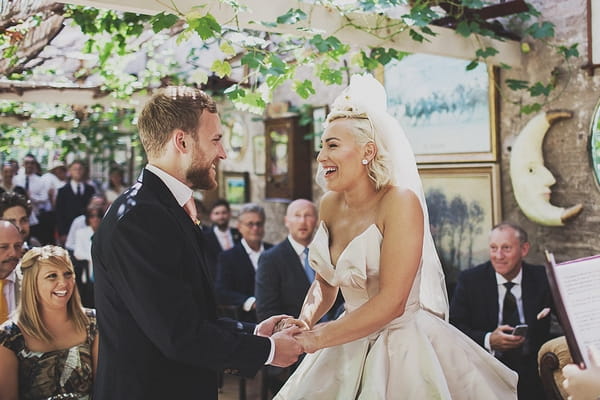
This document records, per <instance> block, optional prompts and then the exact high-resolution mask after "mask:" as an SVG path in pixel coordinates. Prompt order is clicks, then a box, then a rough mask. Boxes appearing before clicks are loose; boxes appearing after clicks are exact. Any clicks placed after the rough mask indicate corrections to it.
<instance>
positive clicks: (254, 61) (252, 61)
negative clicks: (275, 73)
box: [240, 51, 265, 69]
mask: <svg viewBox="0 0 600 400" xmlns="http://www.w3.org/2000/svg"><path fill="white" fill-rule="evenodd" d="M264 59H265V55H264V54H263V53H258V52H256V51H251V52H248V53H246V54H244V55H243V56H242V59H241V61H240V62H241V63H242V65H247V66H248V67H250V68H252V69H256V68H259V67H260V66H261V65H263V64H264Z"/></svg>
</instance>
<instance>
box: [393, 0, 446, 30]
mask: <svg viewBox="0 0 600 400" xmlns="http://www.w3.org/2000/svg"><path fill="white" fill-rule="evenodd" d="M402 18H403V19H410V20H412V21H413V25H415V26H418V27H421V28H422V27H426V26H427V25H429V24H430V23H431V21H433V20H434V19H437V18H439V15H438V14H437V13H436V12H435V11H433V10H432V9H431V8H430V7H429V5H428V4H427V3H421V4H419V3H416V4H413V6H412V7H411V9H410V12H409V13H408V14H405V15H403V16H402Z"/></svg>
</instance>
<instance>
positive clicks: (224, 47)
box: [219, 42, 235, 56]
mask: <svg viewBox="0 0 600 400" xmlns="http://www.w3.org/2000/svg"><path fill="white" fill-rule="evenodd" d="M219 49H221V51H222V52H223V54H225V55H228V56H234V55H235V49H234V48H233V46H232V45H231V44H229V43H228V42H222V43H221V45H220V46H219Z"/></svg>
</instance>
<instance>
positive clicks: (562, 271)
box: [546, 251, 600, 365]
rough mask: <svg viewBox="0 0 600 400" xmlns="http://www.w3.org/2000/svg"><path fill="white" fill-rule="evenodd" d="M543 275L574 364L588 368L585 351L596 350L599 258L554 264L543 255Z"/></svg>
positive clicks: (549, 255) (599, 308)
mask: <svg viewBox="0 0 600 400" xmlns="http://www.w3.org/2000/svg"><path fill="white" fill-rule="evenodd" d="M546 260H547V264H546V273H547V275H548V281H549V283H550V290H551V291H552V296H553V298H554V304H555V306H556V311H557V315H558V319H559V320H560V323H561V325H562V327H563V329H564V331H565V337H566V339H567V344H568V345H569V352H570V353H571V357H572V358H573V362H574V363H576V364H584V365H588V364H589V356H588V347H589V346H591V345H593V346H595V347H596V348H597V349H600V255H597V256H593V257H586V258H580V259H577V260H572V261H567V262H563V263H559V264H557V263H556V261H555V260H554V255H553V254H552V253H549V252H548V251H546Z"/></svg>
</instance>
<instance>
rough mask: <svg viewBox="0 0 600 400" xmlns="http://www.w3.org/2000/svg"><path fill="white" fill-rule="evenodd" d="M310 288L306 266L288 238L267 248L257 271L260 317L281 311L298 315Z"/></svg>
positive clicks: (266, 316)
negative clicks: (305, 270)
mask: <svg viewBox="0 0 600 400" xmlns="http://www.w3.org/2000/svg"><path fill="white" fill-rule="evenodd" d="M309 287H310V282H309V281H308V277H307V276H306V273H305V272H304V267H303V265H302V264H301V263H300V258H299V257H298V254H297V253H296V251H295V250H294V248H293V247H292V245H291V243H290V241H289V240H288V239H285V240H284V241H282V242H281V243H279V244H277V245H276V246H275V247H273V248H272V249H269V250H267V251H265V252H264V253H262V254H261V255H260V258H259V260H258V269H257V270H256V285H255V290H254V295H255V297H256V317H257V320H258V321H262V320H264V319H267V318H269V317H271V316H273V315H280V314H286V315H291V316H292V317H295V318H297V317H298V316H299V315H300V311H301V310H302V303H304V298H305V297H306V293H307V292H308V288H309Z"/></svg>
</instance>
